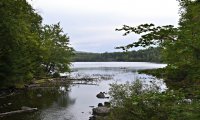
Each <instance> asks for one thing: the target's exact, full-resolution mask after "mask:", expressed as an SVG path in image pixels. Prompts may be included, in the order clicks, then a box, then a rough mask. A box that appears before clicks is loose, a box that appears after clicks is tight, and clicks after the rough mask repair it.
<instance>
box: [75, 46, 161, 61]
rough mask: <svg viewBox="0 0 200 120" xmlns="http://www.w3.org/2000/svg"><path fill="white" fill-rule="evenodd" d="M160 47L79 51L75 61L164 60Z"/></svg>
mask: <svg viewBox="0 0 200 120" xmlns="http://www.w3.org/2000/svg"><path fill="white" fill-rule="evenodd" d="M160 58H161V56H160V48H148V49H145V50H138V51H128V52H113V53H107V52H106V53H84V52H77V53H76V55H75V56H74V57H73V61H75V62H111V61H125V62H162V61H161V59H160Z"/></svg>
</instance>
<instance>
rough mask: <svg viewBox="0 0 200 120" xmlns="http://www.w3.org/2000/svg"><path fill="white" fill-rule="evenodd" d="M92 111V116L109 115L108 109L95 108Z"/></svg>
mask: <svg viewBox="0 0 200 120" xmlns="http://www.w3.org/2000/svg"><path fill="white" fill-rule="evenodd" d="M92 111H93V115H98V116H107V115H108V114H109V113H110V108H107V107H97V108H93V109H92Z"/></svg>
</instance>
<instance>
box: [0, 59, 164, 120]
mask: <svg viewBox="0 0 200 120" xmlns="http://www.w3.org/2000/svg"><path fill="white" fill-rule="evenodd" d="M165 66H166V65H165V64H155V63H146V62H75V63H73V64H72V69H73V72H72V73H71V74H70V76H71V77H75V78H83V77H84V78H87V77H92V78H96V79H97V81H96V82H95V83H96V85H82V84H79V85H66V86H60V87H57V88H50V89H37V90H30V91H27V92H26V93H21V94H18V95H15V96H12V97H8V98H6V99H0V103H1V104H0V111H1V112H6V111H11V110H16V109H20V107H21V106H30V107H37V108H39V111H37V112H34V113H26V114H17V115H13V116H9V117H4V118H0V119H2V120H88V119H89V116H91V114H92V108H91V106H95V107H96V106H97V104H98V103H103V102H105V101H109V100H108V99H98V98H96V94H97V93H99V92H101V91H102V92H108V91H109V84H111V83H126V82H127V81H129V82H132V81H134V80H136V79H140V80H141V81H142V83H143V84H150V83H151V82H150V81H154V82H155V83H156V84H158V85H159V86H160V88H161V89H162V90H164V89H166V86H165V84H164V83H163V81H162V80H157V79H156V78H154V77H152V76H148V75H145V74H138V73H137V71H138V70H141V69H155V68H162V67H165ZM38 94H41V95H42V97H37V95H38ZM8 103H12V104H11V105H7V104H8Z"/></svg>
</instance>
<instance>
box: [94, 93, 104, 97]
mask: <svg viewBox="0 0 200 120" xmlns="http://www.w3.org/2000/svg"><path fill="white" fill-rule="evenodd" d="M96 97H97V98H105V95H104V93H103V92H100V93H99V94H97V95H96Z"/></svg>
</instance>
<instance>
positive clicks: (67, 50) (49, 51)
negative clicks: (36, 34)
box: [41, 23, 73, 74]
mask: <svg viewBox="0 0 200 120" xmlns="http://www.w3.org/2000/svg"><path fill="white" fill-rule="evenodd" d="M41 49H42V58H43V60H42V64H43V65H44V67H45V72H46V73H47V74H50V73H51V72H55V71H56V72H66V71H69V65H70V60H71V59H70V58H71V56H72V55H73V53H72V51H73V48H72V47H69V37H68V36H67V35H66V34H63V30H62V29H61V28H60V23H58V24H54V25H45V26H44V27H43V28H42V32H41Z"/></svg>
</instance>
